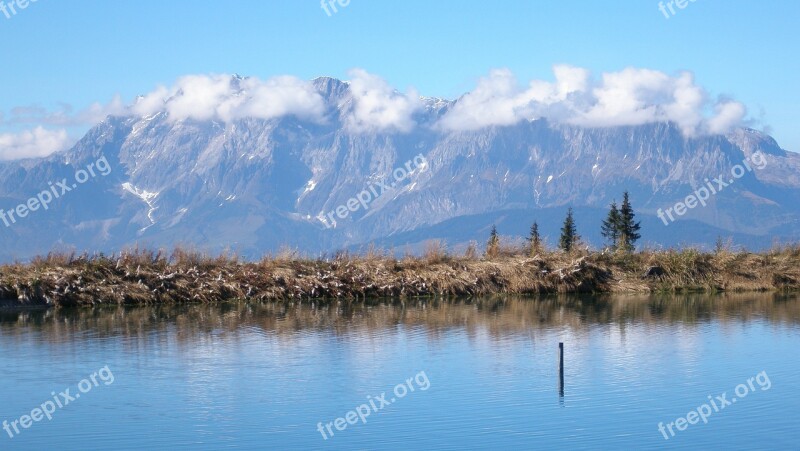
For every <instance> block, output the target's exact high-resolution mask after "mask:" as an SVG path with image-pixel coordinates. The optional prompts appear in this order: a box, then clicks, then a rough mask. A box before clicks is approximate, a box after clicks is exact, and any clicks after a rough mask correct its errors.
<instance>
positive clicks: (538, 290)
mask: <svg viewBox="0 0 800 451" xmlns="http://www.w3.org/2000/svg"><path fill="white" fill-rule="evenodd" d="M527 252H528V250H527V249H526V248H525V246H523V245H521V244H520V243H513V242H512V243H510V244H502V245H501V246H499V249H498V252H497V255H494V256H492V257H487V256H484V257H477V256H476V255H474V254H475V253H473V252H470V251H469V250H468V251H467V253H466V254H467V255H465V256H453V255H450V254H449V253H448V251H447V246H446V244H445V243H444V242H441V241H430V242H428V243H427V244H426V245H425V251H424V253H423V255H422V256H419V257H417V256H414V255H410V254H406V255H405V256H404V257H403V258H402V259H400V260H397V259H396V258H395V257H394V253H393V252H387V251H385V250H382V249H378V248H376V247H374V246H370V247H369V248H368V249H367V251H366V252H365V253H364V254H363V255H354V254H350V253H347V252H340V253H337V254H336V255H335V256H333V257H332V258H317V259H308V258H301V257H300V255H299V253H298V252H297V251H296V250H292V249H283V250H282V251H281V252H280V253H279V254H278V255H276V256H274V257H272V256H268V257H265V258H264V259H262V260H261V261H258V262H242V261H240V260H239V259H238V257H237V256H236V255H231V254H221V255H218V256H210V255H207V254H205V253H202V252H198V251H195V250H191V249H183V248H176V249H174V250H173V251H172V252H170V253H167V252H166V251H164V250H157V251H153V250H147V249H138V248H134V249H129V250H126V251H123V252H122V253H120V254H119V255H112V256H105V255H102V254H100V255H92V256H90V255H86V254H82V255H76V254H74V253H71V252H63V253H51V254H48V255H47V256H44V257H40V258H36V259H34V260H32V261H31V262H30V263H28V264H21V263H15V264H11V265H5V266H1V267H0V300H6V301H5V302H6V303H8V302H9V301H8V300H9V299H10V300H14V302H13V303H15V304H25V305H28V304H39V305H58V306H68V305H92V304H105V303H111V304H131V303H133V304H139V303H180V302H218V301H225V300H231V299H257V300H298V299H315V300H318V301H320V302H328V301H331V300H335V299H365V298H385V297H391V298H402V297H416V296H434V295H450V296H464V295H483V294H492V293H505V294H543V293H573V292H587V293H589V292H591V293H600V292H687V291H696V292H715V291H765V290H775V291H779V290H796V289H798V288H800V246H799V245H782V246H780V247H776V248H773V249H771V250H770V251H769V252H766V253H763V254H754V253H749V252H746V251H744V250H738V251H735V250H732V248H730V247H725V248H720V249H717V250H716V251H715V252H713V253H704V252H701V251H699V250H697V249H692V248H685V249H680V250H673V249H670V250H666V251H653V250H646V251H643V252H639V253H633V254H627V253H609V252H594V253H593V252H589V251H588V250H586V249H578V250H576V251H574V252H572V253H570V254H565V253H563V252H551V251H547V250H543V251H542V252H540V253H539V254H537V255H536V256H535V257H533V258H531V257H529V256H528V255H526V254H527Z"/></svg>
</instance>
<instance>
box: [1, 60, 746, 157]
mask: <svg viewBox="0 0 800 451" xmlns="http://www.w3.org/2000/svg"><path fill="white" fill-rule="evenodd" d="M553 74H554V80H553V81H546V80H531V81H529V82H528V83H527V84H526V85H523V84H521V83H520V82H519V81H518V80H517V78H516V76H515V75H514V74H513V73H512V72H511V71H510V70H508V69H495V70H492V71H491V72H490V73H489V74H488V75H487V76H485V77H483V78H481V79H480V80H479V81H478V83H477V85H476V87H475V88H474V89H473V90H471V91H470V92H468V93H467V94H465V95H463V96H462V97H460V98H459V99H457V100H456V101H454V102H451V105H450V107H449V108H448V109H447V110H446V111H445V112H444V114H443V115H442V117H441V118H440V119H439V120H438V121H437V122H436V123H435V124H434V125H433V127H435V128H437V129H439V130H442V131H450V132H461V131H474V130H480V129H482V128H486V127H496V126H500V127H502V126H510V125H514V124H517V123H519V122H521V121H526V120H527V121H530V120H535V119H540V118H546V119H548V120H550V121H552V122H557V123H565V124H571V125H579V126H583V127H591V128H595V127H614V126H623V125H643V124H648V123H658V122H673V123H675V124H678V126H679V127H680V129H681V131H682V132H683V133H684V134H685V135H686V136H688V137H692V136H697V135H705V134H724V133H727V132H729V131H730V130H731V129H733V128H735V127H737V126H740V125H742V123H743V121H744V119H745V116H746V114H747V109H746V108H745V106H744V105H743V104H742V103H740V102H737V101H734V100H729V99H716V100H715V99H712V97H711V95H710V94H709V92H708V91H707V90H706V89H704V88H703V87H701V86H699V85H698V84H697V83H696V82H695V80H694V75H693V74H692V73H690V72H681V73H678V74H676V75H668V74H665V73H663V72H660V71H656V70H651V69H639V68H626V69H623V70H620V71H617V72H607V73H603V74H600V75H599V76H598V77H593V76H592V73H591V72H590V71H589V70H587V69H584V68H580V67H574V66H569V65H556V66H554V67H553ZM349 76H350V80H349V81H348V82H347V83H348V85H349V87H350V92H351V101H352V105H350V108H349V109H348V113H347V114H348V115H347V117H346V119H345V124H346V127H347V130H348V131H349V132H351V133H354V134H358V133H409V132H411V131H412V130H413V129H414V128H415V127H418V126H419V125H418V124H417V123H416V122H415V120H414V116H415V114H416V113H417V112H419V111H420V110H422V109H423V108H424V106H425V105H424V102H423V100H422V98H421V97H420V95H419V93H418V92H417V91H416V90H414V89H413V88H412V89H409V90H408V91H407V92H405V93H403V92H400V91H398V90H397V89H395V88H393V87H392V86H390V85H389V84H388V83H387V82H386V81H385V80H384V79H383V78H381V77H380V76H377V75H374V74H371V73H368V72H367V71H365V70H363V69H353V70H351V71H350V72H349ZM337 107H338V106H336V105H333V106H332V105H326V101H325V99H323V97H322V95H321V94H320V93H319V92H317V90H316V89H315V88H314V85H313V83H312V82H311V81H305V80H301V79H299V78H297V77H293V76H276V77H272V78H269V79H266V80H261V79H259V78H256V77H246V78H243V77H239V76H235V75H226V74H216V75H187V76H184V77H181V78H179V79H178V80H176V81H175V83H174V84H173V85H172V86H158V87H156V88H155V89H154V90H153V91H151V92H149V93H147V94H145V95H142V96H139V97H137V99H135V100H134V101H133V102H131V103H130V104H127V105H126V104H124V102H123V101H122V100H121V99H120V98H119V97H118V96H117V97H115V98H114V99H113V100H112V101H111V102H109V103H107V104H101V103H95V104H93V105H91V106H90V107H88V108H86V109H84V110H81V111H78V112H75V113H73V112H72V108H71V107H69V106H65V107H63V108H62V109H61V110H59V111H56V112H48V111H47V110H45V109H42V108H39V107H19V108H15V109H13V110H12V111H11V112H10V113H11V114H10V115H9V117H8V118H4V119H3V120H2V121H0V124H2V125H6V126H8V125H16V126H19V125H20V124H26V125H29V126H33V127H34V128H32V129H28V130H22V131H17V132H12V133H5V134H0V159H3V160H10V159H19V158H29V157H42V156H46V155H49V154H52V153H54V152H58V151H61V150H64V149H65V148H66V147H67V146H68V145H69V144H71V141H70V140H69V139H68V138H67V136H68V135H67V132H66V131H65V130H64V129H46V128H44V126H51V127H52V126H61V127H67V126H76V125H84V126H91V125H95V124H97V123H99V122H100V121H102V120H103V119H104V118H105V117H107V116H109V115H113V116H120V115H123V116H124V115H136V116H140V117H149V116H153V115H155V114H158V113H164V114H166V115H167V116H168V118H169V120H170V121H171V122H173V123H175V122H180V121H184V120H197V121H206V120H214V121H220V122H225V123H229V122H234V121H236V120H239V119H243V118H257V119H274V118H280V117H285V116H295V117H298V118H301V119H304V120H309V121H312V122H318V123H324V122H325V121H326V113H327V111H329V109H330V108H337ZM426 126H430V125H426Z"/></svg>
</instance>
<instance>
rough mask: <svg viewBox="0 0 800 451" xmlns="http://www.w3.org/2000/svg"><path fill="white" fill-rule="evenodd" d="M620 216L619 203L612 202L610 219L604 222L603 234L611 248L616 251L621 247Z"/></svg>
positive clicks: (609, 212)
mask: <svg viewBox="0 0 800 451" xmlns="http://www.w3.org/2000/svg"><path fill="white" fill-rule="evenodd" d="M620 224H621V221H620V214H619V210H618V209H617V201H614V202H611V208H610V209H609V211H608V217H607V218H606V219H605V220H604V221H603V226H602V227H601V234H602V235H603V237H604V238H606V239H607V240H608V244H609V248H611V249H613V250H616V249H617V247H618V246H619V235H620Z"/></svg>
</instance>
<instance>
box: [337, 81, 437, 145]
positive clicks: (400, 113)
mask: <svg viewBox="0 0 800 451" xmlns="http://www.w3.org/2000/svg"><path fill="white" fill-rule="evenodd" d="M350 77H351V79H350V91H351V93H352V95H353V102H354V104H353V110H352V111H351V112H350V114H349V115H348V116H347V118H346V119H345V125H346V126H347V128H348V130H350V131H352V132H355V133H361V132H371V131H377V132H385V131H398V132H409V131H411V130H412V129H413V128H414V126H415V125H416V123H415V122H414V119H413V117H412V116H413V115H414V112H415V111H417V110H418V109H419V108H421V107H422V101H421V100H420V98H419V95H418V94H417V92H416V91H414V90H413V89H412V90H410V91H409V93H408V94H403V93H400V92H397V91H396V90H394V89H392V87H391V86H389V84H388V83H386V81H385V80H383V79H382V78H380V77H378V76H376V75H372V74H369V73H367V72H366V71H364V70H362V69H353V70H351V71H350Z"/></svg>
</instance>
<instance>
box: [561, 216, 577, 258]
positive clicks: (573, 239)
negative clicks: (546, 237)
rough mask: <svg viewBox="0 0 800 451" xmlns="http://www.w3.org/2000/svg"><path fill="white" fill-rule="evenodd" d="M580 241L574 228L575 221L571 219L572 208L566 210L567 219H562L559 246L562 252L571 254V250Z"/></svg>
mask: <svg viewBox="0 0 800 451" xmlns="http://www.w3.org/2000/svg"><path fill="white" fill-rule="evenodd" d="M579 239H580V236H578V232H577V229H576V228H575V219H574V218H573V217H572V207H570V208H569V210H567V218H566V219H564V226H563V227H561V239H560V240H559V245H560V247H561V249H562V250H564V252H571V251H572V248H573V247H574V246H575V244H576V243H577V242H578V240H579Z"/></svg>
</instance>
